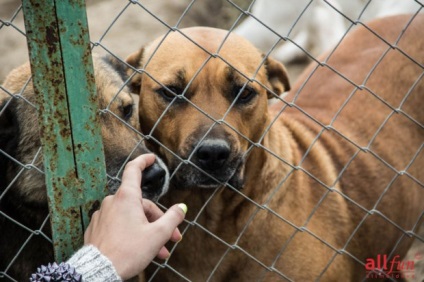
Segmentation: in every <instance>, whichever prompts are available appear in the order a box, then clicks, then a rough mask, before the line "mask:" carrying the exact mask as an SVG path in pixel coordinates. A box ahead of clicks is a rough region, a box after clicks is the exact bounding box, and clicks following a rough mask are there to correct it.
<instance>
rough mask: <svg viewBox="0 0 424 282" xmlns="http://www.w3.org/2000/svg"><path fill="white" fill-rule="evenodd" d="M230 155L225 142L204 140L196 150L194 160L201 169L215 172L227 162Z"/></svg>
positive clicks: (228, 147)
mask: <svg viewBox="0 0 424 282" xmlns="http://www.w3.org/2000/svg"><path fill="white" fill-rule="evenodd" d="M230 154H231V148H230V146H229V145H228V143H227V142H225V141H221V140H216V141H215V140H214V141H210V140H206V141H203V142H202V144H201V145H200V147H199V148H198V149H197V151H196V158H197V161H198V164H199V165H200V167H201V168H203V169H205V170H216V169H218V168H221V167H222V166H223V165H224V164H225V163H226V162H227V160H228V159H229V157H230Z"/></svg>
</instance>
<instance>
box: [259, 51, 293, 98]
mask: <svg viewBox="0 0 424 282" xmlns="http://www.w3.org/2000/svg"><path fill="white" fill-rule="evenodd" d="M265 69H266V72H267V76H268V81H269V83H270V84H271V89H272V91H273V92H274V94H277V95H280V94H281V93H283V92H286V91H289V90H290V82H289V76H288V74H287V70H286V68H285V67H284V66H283V64H281V63H280V62H277V61H276V60H274V59H272V58H269V57H268V58H266V60H265ZM274 94H273V93H271V92H270V91H268V99H271V98H274V97H275V95H274Z"/></svg>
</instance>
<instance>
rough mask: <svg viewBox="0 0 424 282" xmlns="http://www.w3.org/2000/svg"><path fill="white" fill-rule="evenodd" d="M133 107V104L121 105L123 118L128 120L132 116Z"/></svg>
mask: <svg viewBox="0 0 424 282" xmlns="http://www.w3.org/2000/svg"><path fill="white" fill-rule="evenodd" d="M133 108H134V105H133V104H130V105H126V106H123V107H122V113H123V116H124V120H129V119H130V118H131V117H132V114H133Z"/></svg>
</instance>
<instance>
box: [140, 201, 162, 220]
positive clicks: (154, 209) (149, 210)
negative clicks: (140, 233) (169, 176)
mask: <svg viewBox="0 0 424 282" xmlns="http://www.w3.org/2000/svg"><path fill="white" fill-rule="evenodd" d="M143 209H144V213H145V214H146V218H147V219H148V220H149V222H154V221H156V220H157V219H158V218H160V217H161V216H163V215H164V212H163V211H162V210H161V209H160V208H159V207H158V206H157V205H156V204H155V203H153V202H152V201H150V200H147V199H143Z"/></svg>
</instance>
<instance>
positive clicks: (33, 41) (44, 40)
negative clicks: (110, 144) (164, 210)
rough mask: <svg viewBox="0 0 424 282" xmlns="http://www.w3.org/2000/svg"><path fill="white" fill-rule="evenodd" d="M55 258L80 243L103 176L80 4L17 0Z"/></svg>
mask: <svg viewBox="0 0 424 282" xmlns="http://www.w3.org/2000/svg"><path fill="white" fill-rule="evenodd" d="M22 2H23V10H24V19H25V28H26V34H27V40H28V47H29V55H30V62H31V70H32V74H33V78H32V80H33V84H34V90H35V93H36V95H37V104H38V105H37V107H38V114H39V123H40V128H41V132H40V135H41V141H42V144H43V152H44V171H45V175H46V186H47V195H48V199H49V208H50V220H51V225H52V237H53V238H52V239H53V242H54V249H55V257H56V260H57V261H63V260H65V259H67V258H68V257H69V256H70V255H71V254H72V252H74V251H75V250H76V249H78V248H79V247H80V246H81V245H82V244H83V232H84V230H85V227H86V226H87V225H88V220H89V218H88V213H89V211H90V209H92V207H93V206H94V205H95V204H96V203H98V202H99V200H100V199H101V198H103V197H104V195H105V194H106V171H105V160H104V153H103V144H102V139H101V128H100V126H99V116H98V103H97V95H96V87H95V81H94V73H93V63H92V59H91V51H90V41H89V34H88V25H87V16H86V11H85V2H84V0H23V1H22Z"/></svg>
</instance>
